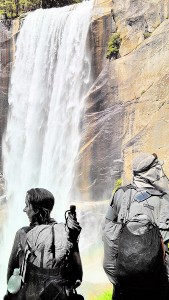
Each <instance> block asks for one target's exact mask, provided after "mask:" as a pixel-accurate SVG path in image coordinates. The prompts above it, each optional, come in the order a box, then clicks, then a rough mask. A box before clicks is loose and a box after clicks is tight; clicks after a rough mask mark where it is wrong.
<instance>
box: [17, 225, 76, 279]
mask: <svg viewBox="0 0 169 300" xmlns="http://www.w3.org/2000/svg"><path fill="white" fill-rule="evenodd" d="M68 234H69V232H68V230H67V229H66V226H65V224H63V223H53V224H50V225H37V226H35V227H34V228H33V229H31V230H30V231H29V232H28V233H27V234H26V236H27V238H26V246H25V258H24V261H23V264H22V270H21V274H22V277H23V280H24V278H25V273H26V265H27V263H28V262H30V263H32V264H33V265H35V266H37V267H40V268H45V269H53V268H55V269H56V268H57V267H59V268H61V267H64V266H65V261H66V260H67V257H68V255H69V253H70V250H71V248H72V247H73V243H72V242H70V240H69V237H68Z"/></svg>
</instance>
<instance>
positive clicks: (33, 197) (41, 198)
mask: <svg viewBox="0 0 169 300" xmlns="http://www.w3.org/2000/svg"><path fill="white" fill-rule="evenodd" d="M27 198H28V202H29V203H30V204H31V205H32V207H33V210H34V212H35V215H34V216H33V218H32V222H31V224H32V225H33V224H47V223H49V220H50V213H51V210H52V209H53V206H54V202H55V199H54V196H53V194H52V193H51V192H49V191H48V190H46V189H43V188H35V189H30V190H28V191H27Z"/></svg>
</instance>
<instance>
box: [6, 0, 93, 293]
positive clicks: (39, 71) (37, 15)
mask: <svg viewBox="0 0 169 300" xmlns="http://www.w3.org/2000/svg"><path fill="white" fill-rule="evenodd" d="M91 10H92V3H91V2H89V1H87V2H83V3H81V4H78V5H72V6H68V7H63V8H52V9H47V10H43V9H39V10H36V11H34V12H31V13H29V15H28V16H27V17H26V19H25V21H24V23H23V26H22V28H21V31H20V33H19V36H18V39H17V51H16V60H15V64H14V66H13V70H12V74H11V83H10V89H9V114H8V123H7V128H6V132H5V134H4V138H3V161H4V167H3V172H4V176H5V178H6V188H7V200H8V218H7V221H6V224H5V226H4V229H3V240H2V242H1V248H0V254H1V255H0V257H1V259H0V268H1V269H0V273H1V287H0V295H1V296H3V295H4V292H5V289H6V282H5V281H6V271H7V261H8V259H9V254H10V251H11V248H12V243H13V239H14V234H15V232H16V231H17V230H18V229H19V228H20V227H22V226H25V225H28V220H27V217H26V216H25V214H24V213H23V208H24V202H25V194H26V191H27V190H28V189H30V188H32V187H43V188H47V189H49V190H50V191H51V192H52V193H53V194H54V196H55V200H56V203H55V209H54V212H53V214H52V216H53V217H54V218H55V219H56V220H57V221H62V220H63V217H64V211H65V209H67V208H68V203H69V201H71V200H72V199H71V188H72V184H73V180H74V176H75V174H74V173H75V172H74V166H75V160H76V158H77V154H78V149H79V143H80V133H79V124H80V120H81V116H82V113H83V106H84V97H85V94H86V93H87V91H88V89H89V87H90V86H91V61H90V55H89V53H88V51H87V43H86V42H87V33H88V29H89V25H90V20H91ZM74 196H75V197H76V195H74ZM73 200H74V199H73Z"/></svg>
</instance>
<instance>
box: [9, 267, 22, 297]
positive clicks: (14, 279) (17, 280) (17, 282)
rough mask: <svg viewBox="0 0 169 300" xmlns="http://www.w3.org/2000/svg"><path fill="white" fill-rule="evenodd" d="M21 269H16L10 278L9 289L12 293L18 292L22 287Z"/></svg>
mask: <svg viewBox="0 0 169 300" xmlns="http://www.w3.org/2000/svg"><path fill="white" fill-rule="evenodd" d="M19 272H20V269H14V271H13V275H12V276H11V277H10V278H9V280H8V286H7V290H8V292H9V293H11V294H16V293H17V292H19V290H20V288H21V275H20V274H19Z"/></svg>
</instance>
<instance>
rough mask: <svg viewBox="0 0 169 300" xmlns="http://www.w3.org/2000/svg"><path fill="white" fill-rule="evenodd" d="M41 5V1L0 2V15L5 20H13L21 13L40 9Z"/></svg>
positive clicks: (15, 0)
mask: <svg viewBox="0 0 169 300" xmlns="http://www.w3.org/2000/svg"><path fill="white" fill-rule="evenodd" d="M41 5H42V4H41V0H1V2H0V15H1V16H4V17H5V18H7V19H14V18H16V17H19V16H20V15H21V14H22V13H25V12H28V11H30V10H34V9H36V8H39V7H41Z"/></svg>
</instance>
